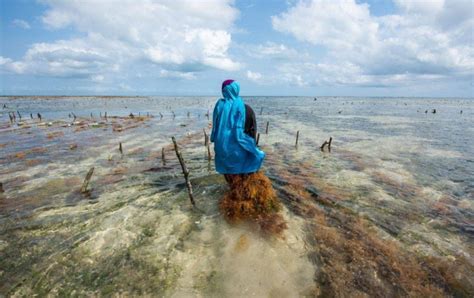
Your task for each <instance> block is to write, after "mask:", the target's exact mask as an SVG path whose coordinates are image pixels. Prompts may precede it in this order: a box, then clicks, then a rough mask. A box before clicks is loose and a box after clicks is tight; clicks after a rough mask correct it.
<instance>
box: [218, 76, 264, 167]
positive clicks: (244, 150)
mask: <svg viewBox="0 0 474 298" xmlns="http://www.w3.org/2000/svg"><path fill="white" fill-rule="evenodd" d="M239 91H240V85H239V83H237V82H235V81H234V82H232V83H231V84H229V85H227V86H225V87H224V89H223V90H222V95H223V96H224V98H221V99H219V100H218V101H217V103H216V106H215V107H214V114H213V117H212V133H211V142H214V152H215V163H216V170H217V172H219V173H221V174H245V173H254V172H256V171H258V170H259V169H260V167H261V166H262V162H263V159H264V158H265V152H263V151H262V150H260V149H258V148H257V145H256V144H255V140H254V139H253V138H252V137H250V136H249V135H247V134H245V133H244V126H245V105H244V101H243V100H242V98H240V96H239Z"/></svg>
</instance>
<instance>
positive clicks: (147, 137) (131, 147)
mask: <svg viewBox="0 0 474 298" xmlns="http://www.w3.org/2000/svg"><path fill="white" fill-rule="evenodd" d="M243 98H244V100H245V102H246V103H248V104H249V105H250V106H252V108H253V110H254V111H255V113H256V115H257V120H258V132H259V133H260V137H259V146H260V147H261V149H262V150H263V151H265V152H266V154H267V156H266V159H265V162H264V165H263V168H262V171H264V172H265V173H266V175H267V176H268V177H269V178H270V179H271V181H272V184H273V187H274V188H275V190H276V191H277V194H278V198H279V200H280V201H281V202H282V204H283V210H282V211H281V212H282V214H283V216H284V219H285V221H286V223H287V226H288V227H287V229H286V230H285V231H284V233H283V235H282V236H272V235H265V234H262V233H261V232H260V231H259V230H258V229H255V227H254V226H253V225H252V224H251V223H245V222H244V223H240V224H229V223H227V222H226V221H225V220H224V218H223V217H222V214H221V213H220V212H219V208H218V202H219V200H220V199H221V198H222V196H223V194H224V193H225V191H226V190H227V185H226V182H225V180H224V179H223V177H222V176H221V175H219V174H217V173H216V172H215V169H214V164H213V161H211V162H209V161H208V156H207V148H206V147H205V146H204V132H203V130H204V131H205V132H206V133H209V132H210V128H211V126H210V124H211V122H212V112H213V106H214V104H215V102H216V100H217V98H215V97H32V96H31V97H0V165H1V167H0V183H1V185H2V188H3V192H1V190H0V296H10V295H14V296H24V295H25V296H26V295H27V296H29V295H33V294H38V295H57V296H65V295H67V296H70V295H81V296H82V295H112V294H118V295H126V296H128V295H138V296H141V295H151V296H166V297H189V296H196V297H294V296H303V297H313V296H349V295H361V296H363V295H369V296H425V295H434V296H461V297H462V296H466V297H468V296H471V297H472V294H473V289H474V278H473V275H472V272H473V269H474V258H473V251H474V250H473V249H474V246H473V244H474V242H473V240H474V238H473V237H474V137H473V136H474V99H469V98H408V97H407V98H395V97H318V98H314V97H243ZM2 107H3V109H2ZM12 113H13V114H15V119H11V117H13V116H12V115H13V114H12ZM39 115H41V119H39ZM20 116H21V119H20ZM267 127H268V132H266V129H267ZM297 132H298V136H299V137H298V145H297V146H296V135H297ZM173 136H174V137H176V140H177V142H178V145H179V148H180V150H181V153H182V155H183V158H184V160H185V162H186V164H187V166H188V168H189V171H190V179H191V183H192V185H193V189H194V197H195V200H196V206H197V208H193V207H192V205H191V204H190V202H189V199H188V194H187V190H186V186H185V183H184V178H183V175H182V172H181V167H180V164H179V162H178V160H177V158H176V155H175V152H174V149H173V145H172V142H171V137H173ZM329 138H332V143H331V149H330V150H328V147H327V146H325V147H324V148H323V149H321V145H322V144H323V143H324V142H325V141H328V140H329ZM119 148H121V150H120V149H119ZM211 149H212V147H211ZM211 153H212V155H213V154H214V153H213V151H212V150H211ZM163 156H164V159H163ZM92 167H93V168H94V172H93V175H92V178H91V180H90V183H89V185H88V191H87V192H85V193H81V191H80V189H81V186H82V185H83V180H84V178H85V176H86V174H87V172H88V171H89V170H90V169H91V168H92Z"/></svg>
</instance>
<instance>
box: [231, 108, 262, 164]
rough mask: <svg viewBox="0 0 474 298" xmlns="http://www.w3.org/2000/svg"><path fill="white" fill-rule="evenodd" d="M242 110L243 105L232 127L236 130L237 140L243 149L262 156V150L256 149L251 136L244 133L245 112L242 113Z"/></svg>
mask: <svg viewBox="0 0 474 298" xmlns="http://www.w3.org/2000/svg"><path fill="white" fill-rule="evenodd" d="M242 112H243V113H245V107H244V109H243V111H241V112H239V115H238V118H239V120H238V121H236V123H237V125H236V127H235V128H234V129H235V130H236V137H237V141H238V143H239V144H240V146H241V147H242V148H243V149H244V150H245V151H248V152H250V153H252V154H254V155H257V156H261V157H264V156H265V153H264V152H263V151H262V150H260V149H258V147H257V145H256V143H255V139H253V138H252V137H251V136H249V135H247V134H245V133H244V126H245V124H244V123H245V118H244V117H245V114H242ZM242 118H244V119H242Z"/></svg>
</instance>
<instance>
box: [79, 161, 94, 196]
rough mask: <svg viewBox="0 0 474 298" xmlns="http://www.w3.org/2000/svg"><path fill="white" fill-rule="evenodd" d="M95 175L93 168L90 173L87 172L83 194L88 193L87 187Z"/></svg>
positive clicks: (82, 188) (82, 189)
mask: <svg viewBox="0 0 474 298" xmlns="http://www.w3.org/2000/svg"><path fill="white" fill-rule="evenodd" d="M93 173H94V167H92V168H91V169H90V170H89V172H87V175H86V179H84V183H82V187H81V192H82V193H86V192H87V186H88V185H89V181H90V180H91V178H92V174H93Z"/></svg>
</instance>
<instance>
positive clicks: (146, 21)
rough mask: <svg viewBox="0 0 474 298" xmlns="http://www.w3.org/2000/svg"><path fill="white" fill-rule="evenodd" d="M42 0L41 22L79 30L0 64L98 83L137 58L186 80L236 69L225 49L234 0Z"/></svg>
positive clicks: (235, 13) (10, 68)
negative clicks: (75, 34)
mask: <svg viewBox="0 0 474 298" xmlns="http://www.w3.org/2000/svg"><path fill="white" fill-rule="evenodd" d="M43 2H44V3H45V4H46V5H48V6H49V8H48V9H47V11H46V12H45V13H44V15H43V16H42V18H41V20H42V21H43V23H44V24H45V25H46V26H47V28H49V29H51V30H57V29H62V28H66V27H72V28H74V29H75V30H77V31H79V32H80V33H81V34H82V35H83V37H79V38H75V39H68V40H58V41H54V42H50V43H37V44H33V45H32V46H31V47H30V48H29V49H28V51H27V52H26V54H25V56H24V57H23V58H22V59H21V60H20V61H16V62H14V61H8V62H7V63H5V65H3V66H2V68H3V69H6V70H8V71H14V72H16V73H33V74H40V75H49V76H59V77H67V76H72V77H85V78H91V79H92V80H93V81H95V82H100V81H102V80H97V78H100V77H101V76H102V77H103V76H104V75H105V74H110V73H114V72H118V71H120V70H125V69H130V68H131V66H133V68H134V69H136V68H139V67H137V65H138V64H142V65H143V68H146V67H148V65H156V66H157V67H158V68H157V73H156V76H167V77H168V76H173V77H176V78H185V79H190V78H194V77H195V73H196V72H197V71H201V70H204V69H208V68H214V69H221V70H225V71H233V70H237V69H239V68H240V64H239V63H238V62H236V61H234V60H233V59H232V58H231V57H229V54H228V49H229V46H230V44H231V42H232V40H231V35H230V33H229V31H230V29H231V27H232V26H233V23H234V21H235V20H236V18H237V16H238V13H239V12H238V10H237V9H236V8H235V7H234V6H233V1H232V0H206V1H199V2H198V1H187V0H161V1H156V0H140V1H136V0H123V1H120V3H117V2H115V1H92V0H70V1H61V0H44V1H43ZM14 65H16V67H14ZM161 70H162V72H160V71H161Z"/></svg>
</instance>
